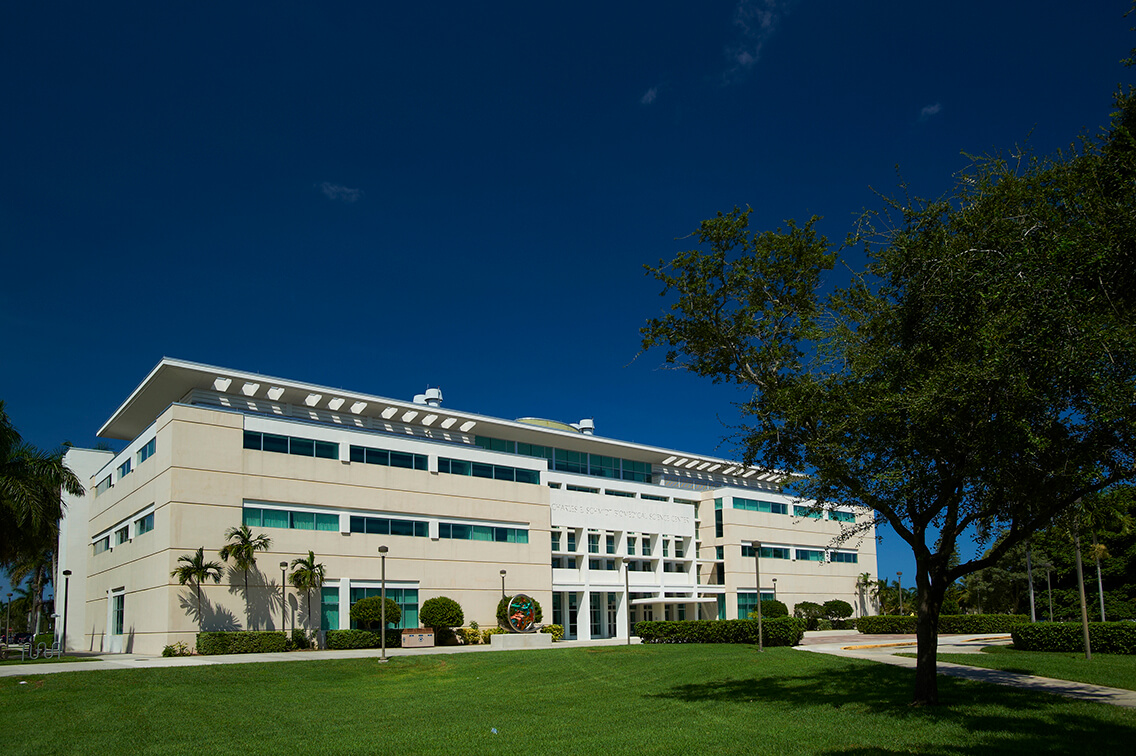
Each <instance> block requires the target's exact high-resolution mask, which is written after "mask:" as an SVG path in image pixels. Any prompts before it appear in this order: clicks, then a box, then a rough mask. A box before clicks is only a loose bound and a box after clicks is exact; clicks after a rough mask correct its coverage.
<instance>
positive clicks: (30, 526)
mask: <svg viewBox="0 0 1136 756" xmlns="http://www.w3.org/2000/svg"><path fill="white" fill-rule="evenodd" d="M64 491H66V492H67V493H70V494H72V495H75V496H82V495H83V485H82V484H81V483H80V482H79V478H78V476H76V475H75V473H73V472H71V470H70V469H69V468H68V467H67V465H65V464H64V463H63V454H62V452H51V453H48V452H44V451H41V450H39V449H37V448H35V447H34V446H32V445H31V444H26V443H24V440H23V438H22V437H21V436H20V433H19V431H17V430H16V429H15V427H13V425H12V422H11V420H9V419H8V413H7V411H6V410H5V408H4V402H3V400H0V564H3V565H11V564H12V563H13V562H14V561H15V560H16V559H17V558H19V557H20V555H26V554H28V553H29V552H31V553H34V552H36V551H38V550H40V549H41V548H43V547H45V546H49V545H51V544H54V543H55V539H56V537H57V535H58V528H59V518H60V517H61V516H62V515H63V496H62V494H63V492H64Z"/></svg>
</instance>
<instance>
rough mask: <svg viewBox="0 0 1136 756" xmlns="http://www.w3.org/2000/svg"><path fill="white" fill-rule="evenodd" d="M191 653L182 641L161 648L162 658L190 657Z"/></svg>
mask: <svg viewBox="0 0 1136 756" xmlns="http://www.w3.org/2000/svg"><path fill="white" fill-rule="evenodd" d="M192 655H193V651H191V650H190V648H189V646H187V645H185V643H183V642H182V641H178V642H177V643H171V644H170V645H168V646H163V647H162V656H192Z"/></svg>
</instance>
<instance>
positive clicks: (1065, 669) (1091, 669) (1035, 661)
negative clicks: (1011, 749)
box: [904, 646, 1136, 690]
mask: <svg viewBox="0 0 1136 756" xmlns="http://www.w3.org/2000/svg"><path fill="white" fill-rule="evenodd" d="M904 656H910V654H904ZM939 661H944V662H950V663H952V664H966V665H968V666H971V667H983V668H984V669H1000V670H1003V671H1004V672H1021V673H1022V674H1026V675H1038V676H1039V677H1052V678H1055V679H1057V680H1073V681H1075V682H1083V683H1090V684H1092V685H1107V686H1108V687H1110V688H1125V689H1126V690H1136V656H1129V655H1125V654H1097V653H1094V654H1093V658H1092V659H1085V655H1084V654H1083V653H1071V652H1068V651H1017V650H1015V649H1014V648H1013V647H1012V646H988V647H986V648H984V649H982V653H981V654H939Z"/></svg>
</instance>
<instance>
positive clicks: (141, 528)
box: [134, 512, 154, 537]
mask: <svg viewBox="0 0 1136 756" xmlns="http://www.w3.org/2000/svg"><path fill="white" fill-rule="evenodd" d="M153 529H154V513H153V512H151V513H150V514H148V515H146V516H145V517H140V518H138V519H137V520H135V521H134V536H135V537H138V536H140V535H142V534H143V533H149V532H150V531H151V530H153Z"/></svg>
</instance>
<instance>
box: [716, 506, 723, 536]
mask: <svg viewBox="0 0 1136 756" xmlns="http://www.w3.org/2000/svg"><path fill="white" fill-rule="evenodd" d="M722 533H723V526H722V500H721V499H714V537H715V538H722Z"/></svg>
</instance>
